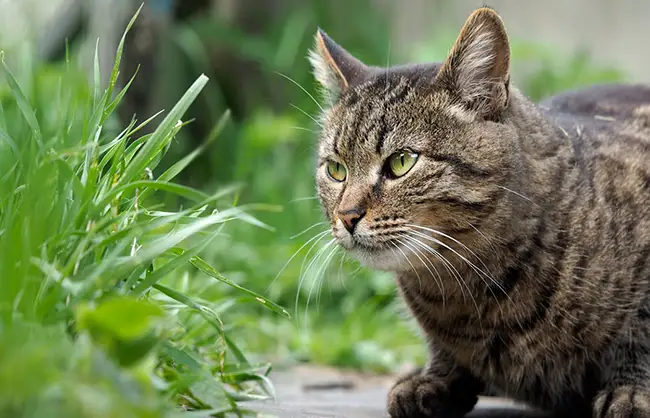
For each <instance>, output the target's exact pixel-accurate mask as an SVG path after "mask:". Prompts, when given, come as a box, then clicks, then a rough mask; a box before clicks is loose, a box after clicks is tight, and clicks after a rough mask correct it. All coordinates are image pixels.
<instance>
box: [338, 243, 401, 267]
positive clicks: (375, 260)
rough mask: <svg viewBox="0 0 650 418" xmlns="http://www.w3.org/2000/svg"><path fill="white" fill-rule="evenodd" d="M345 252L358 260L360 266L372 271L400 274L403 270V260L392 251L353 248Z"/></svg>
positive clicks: (387, 249)
mask: <svg viewBox="0 0 650 418" xmlns="http://www.w3.org/2000/svg"><path fill="white" fill-rule="evenodd" d="M346 251H347V253H348V254H349V255H350V256H352V257H354V258H355V259H356V260H358V261H359V263H361V265H363V266H364V267H367V268H370V269H373V270H379V271H388V272H400V271H403V270H404V269H405V267H404V265H403V264H404V259H399V258H398V257H397V256H396V254H395V250H394V249H393V250H391V249H390V248H368V247H363V246H354V247H352V248H349V249H347V250H346Z"/></svg>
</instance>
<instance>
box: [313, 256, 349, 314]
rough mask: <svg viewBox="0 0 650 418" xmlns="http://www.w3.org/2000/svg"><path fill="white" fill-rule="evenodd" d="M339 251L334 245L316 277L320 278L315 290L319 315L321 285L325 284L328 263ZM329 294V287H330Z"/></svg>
mask: <svg viewBox="0 0 650 418" xmlns="http://www.w3.org/2000/svg"><path fill="white" fill-rule="evenodd" d="M340 249H341V247H339V246H336V245H335V246H334V248H333V249H332V251H330V253H329V254H328V255H327V257H326V258H325V261H324V262H323V267H322V270H319V274H318V275H317V276H316V277H320V279H318V286H317V288H316V312H317V313H320V298H321V294H322V291H323V284H324V283H325V277H326V273H327V271H328V268H329V265H330V263H331V262H332V260H333V259H334V257H335V256H336V254H337V253H338V251H339V250H340ZM330 292H331V287H330ZM307 309H309V303H307Z"/></svg>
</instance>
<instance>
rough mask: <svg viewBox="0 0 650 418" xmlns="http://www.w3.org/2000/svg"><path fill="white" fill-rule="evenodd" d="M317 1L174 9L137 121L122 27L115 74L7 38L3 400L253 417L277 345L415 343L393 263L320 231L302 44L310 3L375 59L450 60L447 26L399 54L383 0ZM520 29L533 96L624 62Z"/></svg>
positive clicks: (301, 355) (387, 357) (348, 348)
mask: <svg viewBox="0 0 650 418" xmlns="http://www.w3.org/2000/svg"><path fill="white" fill-rule="evenodd" d="M326 4H328V3H327V2H317V1H308V2H303V3H301V5H300V6H298V5H297V6H295V7H294V8H293V9H291V10H290V11H289V12H287V13H285V14H283V15H282V16H276V17H274V18H273V19H269V21H268V22H266V24H265V25H263V26H262V29H261V33H257V34H256V35H255V36H253V35H248V34H246V33H244V32H242V30H241V29H240V28H239V27H237V26H236V25H235V24H234V23H232V22H227V21H221V20H218V21H216V22H215V21H213V20H208V19H207V18H205V17H195V18H190V19H186V20H184V21H183V22H181V23H177V24H176V25H175V26H172V27H171V28H169V29H168V30H169V35H168V36H167V39H168V42H167V43H165V44H164V45H163V48H162V50H161V53H160V57H159V62H158V64H159V65H157V66H156V67H155V68H157V71H158V72H159V74H156V75H155V77H153V76H152V77H150V78H151V79H156V80H162V81H163V83H162V85H167V86H171V87H170V88H169V89H165V91H164V92H163V93H164V94H161V93H160V92H156V93H157V94H156V95H155V97H156V99H155V100H153V99H152V102H153V103H154V104H156V105H160V106H159V107H158V108H159V109H163V108H167V109H170V110H168V111H164V112H162V111H161V112H157V113H153V114H147V113H142V112H140V111H141V110H142V109H141V108H139V109H137V110H138V119H135V118H134V119H129V118H130V115H129V117H128V118H125V117H124V113H123V112H122V114H120V113H119V111H120V109H122V108H123V106H124V104H125V101H126V100H128V99H129V97H130V96H129V93H127V91H128V90H129V88H130V87H132V86H133V84H132V83H136V81H132V80H138V77H139V76H137V75H135V78H131V77H133V76H134V74H133V73H126V74H125V72H124V70H123V68H124V67H125V65H126V64H129V65H133V63H132V62H131V63H126V62H122V52H123V49H124V47H125V45H127V46H128V42H129V39H130V38H129V37H127V36H126V34H125V37H124V38H122V42H121V43H120V47H119V48H118V51H117V55H116V58H115V65H114V67H113V71H112V73H111V74H110V77H109V84H108V85H107V86H104V85H102V83H101V81H100V80H101V79H102V77H101V74H99V67H100V66H99V63H98V59H97V55H95V60H94V62H93V68H94V71H93V76H92V77H91V79H90V80H89V79H88V77H86V73H85V72H83V71H82V70H81V66H80V65H79V64H78V61H79V60H81V59H82V58H84V57H83V56H82V55H81V53H80V52H79V51H78V50H77V49H75V45H72V48H70V49H69V50H68V53H67V54H66V58H65V59H64V60H62V61H60V62H53V63H42V62H29V61H28V62H20V61H19V60H18V59H16V56H17V54H15V55H12V54H10V53H7V54H6V56H2V57H1V58H2V59H1V61H2V62H1V63H0V283H1V286H2V287H1V289H2V290H1V291H0V416H12V417H32V416H33V417H37V416H48V417H59V416H60V417H102V418H103V417H160V416H176V415H179V414H181V412H183V411H194V412H191V413H190V412H184V414H185V415H187V414H188V413H189V414H190V416H193V414H196V413H198V412H200V414H201V415H196V416H223V415H224V414H226V413H227V412H230V411H234V410H236V409H237V407H239V408H241V409H240V410H239V411H238V412H237V413H238V414H242V415H244V414H246V405H247V403H246V401H249V400H255V399H261V398H263V397H265V396H269V395H272V394H273V386H272V384H271V382H270V381H269V379H268V372H269V370H270V364H273V365H274V367H281V366H282V365H283V364H290V363H292V362H296V361H312V362H317V363H324V364H330V365H336V366H345V367H354V368H359V369H366V370H374V371H381V372H385V371H392V370H395V369H396V368H398V367H399V366H400V365H401V364H402V363H404V362H416V361H419V360H420V359H422V356H423V352H422V347H421V345H420V344H419V339H418V337H417V335H416V334H415V333H414V332H413V330H412V329H411V328H410V326H409V324H408V323H407V322H406V321H405V320H404V319H403V316H402V315H400V314H399V307H398V305H397V301H396V300H395V297H394V287H393V282H392V278H391V277H390V276H389V275H386V274H380V273H374V272H369V271H366V270H364V269H361V268H359V266H358V265H357V264H356V263H355V262H354V261H352V260H349V259H346V258H345V256H344V255H343V254H342V252H341V250H339V249H338V248H337V247H336V246H335V245H333V243H332V241H330V240H329V236H328V234H327V232H328V231H327V225H326V224H324V223H323V222H322V217H321V213H320V208H319V206H318V202H317V201H316V199H315V197H314V196H315V193H314V184H313V180H312V174H311V172H312V155H313V148H314V142H315V140H316V138H315V132H316V131H317V126H316V123H315V122H314V120H313V119H312V118H313V116H314V115H316V113H317V112H318V109H319V106H318V103H317V99H315V98H317V97H318V95H317V86H315V84H314V83H313V81H312V80H311V75H310V69H309V67H308V64H307V62H306V60H305V59H304V57H305V56H306V50H307V48H308V47H310V46H311V41H312V40H311V35H312V33H313V29H314V27H315V22H318V24H319V25H321V26H322V27H324V28H327V30H328V31H329V32H330V33H331V34H332V35H333V36H334V37H335V38H336V39H337V40H339V41H340V42H341V43H342V44H343V45H345V46H346V47H347V48H349V49H350V50H351V51H352V52H354V53H355V54H357V55H359V56H360V57H361V58H362V59H364V60H365V61H367V62H369V63H374V64H378V63H382V62H391V63H392V62H403V61H411V60H417V61H422V60H441V59H442V58H444V55H445V54H446V52H447V50H448V48H449V46H450V45H451V42H452V41H453V37H451V36H450V37H449V38H444V37H443V38H444V39H443V38H441V39H440V42H439V44H437V45H427V46H426V47H425V48H417V47H414V48H413V52H412V55H408V56H393V55H391V56H390V57H389V56H386V55H387V53H388V48H387V47H386V46H387V45H388V36H389V31H388V30H387V29H386V27H387V19H386V17H385V16H382V15H380V14H377V15H369V12H368V11H367V10H369V9H368V8H364V6H363V2H357V3H355V5H357V4H358V5H359V6H358V7H359V9H358V10H357V9H351V10H350V11H349V13H350V16H349V17H348V18H346V20H349V21H357V20H355V19H356V18H355V17H354V16H361V15H363V16H364V19H363V21H364V22H375V23H372V24H370V23H369V24H367V25H365V24H364V25H345V24H343V23H341V22H340V20H339V19H338V17H337V16H338V15H337V14H336V11H335V10H334V7H335V5H331V6H328V5H326ZM355 13H356V15H355ZM134 19H135V18H134ZM131 24H133V21H132V22H131ZM129 27H131V26H129ZM377 33H381V34H385V36H384V35H382V36H377ZM450 34H451V32H450ZM513 48H514V49H513V57H514V61H515V65H520V66H522V67H526V68H528V67H531V66H530V65H528V64H530V63H531V62H533V63H534V64H535V65H533V66H532V67H534V68H532V69H531V68H528V73H527V75H526V78H525V79H523V80H521V82H519V84H520V85H521V86H522V87H523V88H524V90H525V91H526V92H527V93H529V94H530V95H532V96H533V97H534V98H539V97H542V96H544V95H547V94H550V93H553V92H554V91H557V90H560V89H564V88H568V87H572V86H576V85H578V84H579V83H585V82H586V83H592V82H600V81H611V80H616V79H620V78H622V77H623V76H622V74H620V73H618V72H617V71H611V70H608V69H605V70H601V69H594V68H593V65H591V64H590V61H589V60H588V56H587V55H582V56H578V57H574V58H571V57H568V58H567V59H565V60H564V61H563V62H565V63H566V65H564V66H562V65H558V61H559V60H558V58H557V56H553V55H551V54H549V53H548V52H547V49H546V48H542V47H540V46H538V45H527V44H520V43H516V42H515V44H514V45H513ZM216 49H219V51H221V52H220V53H221V54H226V55H227V56H228V57H229V60H230V61H229V62H234V63H237V65H240V66H241V65H247V66H251V67H254V68H256V69H257V71H254V72H252V73H247V74H243V73H239V72H237V71H235V72H234V74H236V75H241V77H247V78H246V80H245V81H246V82H250V84H251V85H250V86H249V87H248V88H247V89H246V91H245V92H244V91H241V92H238V91H236V90H233V88H232V85H239V86H241V85H242V84H245V83H244V82H242V81H239V82H236V80H233V75H232V74H233V73H228V72H223V71H222V72H219V71H216V70H215V68H214V65H213V64H211V62H212V60H211V59H210V58H211V57H212V54H213V53H214V51H215V50H216ZM224 49H225V52H224ZM560 61H561V60H560ZM172 63H174V64H175V65H172ZM242 63H244V64H242ZM167 64H169V65H167ZM120 69H122V70H121V71H120ZM118 73H120V74H121V76H120V75H118ZM201 73H205V74H208V76H209V77H210V80H208V77H206V76H204V75H200V74H201ZM124 77H126V78H124ZM197 77H198V78H197ZM164 81H166V82H164ZM120 82H121V84H120ZM120 85H124V87H123V88H120V87H119V86H120ZM269 86H273V87H272V88H271V87H269ZM271 94H272V95H273V97H275V100H270V99H269V96H270V95H271ZM241 96H245V100H243V99H242V97H241ZM143 115H144V116H143ZM231 115H232V116H233V117H231ZM238 185H240V186H238ZM240 202H241V203H240Z"/></svg>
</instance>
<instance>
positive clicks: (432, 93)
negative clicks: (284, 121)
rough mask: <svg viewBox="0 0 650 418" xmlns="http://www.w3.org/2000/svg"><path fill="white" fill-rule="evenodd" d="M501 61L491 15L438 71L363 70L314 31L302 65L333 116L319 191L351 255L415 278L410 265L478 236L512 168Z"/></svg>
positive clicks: (483, 13) (322, 150) (478, 19)
mask: <svg viewBox="0 0 650 418" xmlns="http://www.w3.org/2000/svg"><path fill="white" fill-rule="evenodd" d="M509 57H510V51H509V45H508V38H507V35H506V32H505V29H504V26H503V23H502V21H501V18H500V17H499V16H498V15H497V14H496V13H495V12H494V11H493V10H491V9H488V8H482V9H478V10H477V11H475V12H474V13H473V14H472V15H471V16H470V17H469V18H468V19H467V21H466V23H465V25H464V27H463V28H462V30H461V32H460V35H459V36H458V39H457V41H456V43H455V44H454V46H453V48H452V49H451V52H450V54H449V56H448V58H447V59H446V61H445V62H444V63H442V64H430V65H412V66H404V67H393V68H379V67H372V66H368V65H366V64H364V63H362V62H360V61H359V60H358V59H356V58H355V57H353V56H352V55H351V54H349V53H348V52H347V51H345V50H344V49H343V48H342V47H341V46H339V45H337V44H336V43H335V42H334V41H333V40H332V39H330V38H329V37H328V36H327V35H326V34H325V33H324V32H322V31H320V30H319V31H318V33H317V34H316V47H315V48H314V50H313V51H312V52H311V54H310V60H311V62H312V65H313V67H314V73H315V76H316V78H317V80H318V81H319V82H320V84H321V85H322V87H323V89H324V91H325V93H326V96H327V98H328V99H329V103H330V106H329V107H328V108H327V109H326V110H325V112H324V114H323V115H322V119H321V121H322V132H321V135H320V142H319V146H318V163H317V170H316V180H317V186H318V193H319V197H320V199H321V203H322V205H323V207H324V209H325V213H326V215H327V217H328V219H329V220H330V223H331V228H332V233H333V235H334V236H335V237H336V239H337V241H338V242H339V243H340V244H341V245H342V246H343V247H344V248H345V249H346V250H347V251H348V252H349V253H350V254H352V255H353V256H355V257H357V258H358V259H359V260H361V261H362V262H363V263H364V264H366V265H369V266H371V267H374V268H379V269H387V270H394V271H400V270H405V269H409V268H411V267H410V264H411V263H412V261H409V260H407V258H406V257H408V258H409V259H411V260H416V259H418V258H419V259H422V257H426V258H428V259H431V258H432V257H431V254H432V253H431V251H429V249H434V250H437V251H440V250H441V249H443V248H444V246H445V245H446V246H450V247H452V248H456V247H457V245H456V244H455V240H458V237H460V236H462V237H463V239H465V240H472V239H474V238H476V237H477V234H481V235H483V234H484V233H483V231H481V232H479V231H478V229H479V228H481V224H485V223H486V222H491V221H490V219H489V218H490V216H491V214H492V213H493V212H494V211H495V210H496V209H497V208H498V207H499V206H500V205H501V204H502V203H501V196H502V195H503V193H502V192H503V190H502V186H503V185H504V184H505V181H506V180H507V178H508V176H510V174H511V170H510V167H511V165H512V164H514V160H515V159H516V156H515V154H514V153H513V147H514V144H515V131H514V129H513V128H512V126H510V125H508V124H506V123H503V119H504V115H505V114H506V113H507V111H508V107H509V102H510V95H511V92H510V87H509V78H510V77H509ZM487 229H489V228H487ZM434 231H435V232H434ZM465 243H466V244H467V241H465ZM425 246H426V247H429V249H428V248H426V247H425ZM416 257H417V258H416Z"/></svg>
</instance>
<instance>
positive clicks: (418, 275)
mask: <svg viewBox="0 0 650 418" xmlns="http://www.w3.org/2000/svg"><path fill="white" fill-rule="evenodd" d="M396 241H397V243H398V244H400V245H404V244H402V241H401V240H400V239H399V238H398V239H397V240H396ZM388 242H389V243H391V244H392V245H393V246H394V247H395V248H396V249H397V251H399V252H400V253H401V254H402V255H403V256H404V259H405V260H406V262H407V263H409V265H410V266H411V268H412V269H413V273H415V275H416V276H417V278H418V282H419V283H420V289H422V279H421V278H420V273H418V270H417V269H416V268H415V266H414V265H413V263H411V260H409V258H408V256H407V255H406V253H404V251H402V249H401V248H400V247H399V245H397V244H395V243H394V242H392V241H388Z"/></svg>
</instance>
